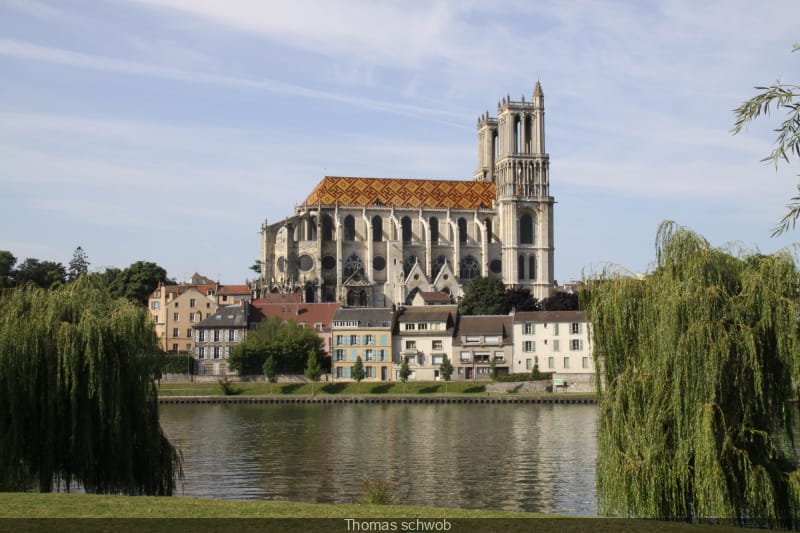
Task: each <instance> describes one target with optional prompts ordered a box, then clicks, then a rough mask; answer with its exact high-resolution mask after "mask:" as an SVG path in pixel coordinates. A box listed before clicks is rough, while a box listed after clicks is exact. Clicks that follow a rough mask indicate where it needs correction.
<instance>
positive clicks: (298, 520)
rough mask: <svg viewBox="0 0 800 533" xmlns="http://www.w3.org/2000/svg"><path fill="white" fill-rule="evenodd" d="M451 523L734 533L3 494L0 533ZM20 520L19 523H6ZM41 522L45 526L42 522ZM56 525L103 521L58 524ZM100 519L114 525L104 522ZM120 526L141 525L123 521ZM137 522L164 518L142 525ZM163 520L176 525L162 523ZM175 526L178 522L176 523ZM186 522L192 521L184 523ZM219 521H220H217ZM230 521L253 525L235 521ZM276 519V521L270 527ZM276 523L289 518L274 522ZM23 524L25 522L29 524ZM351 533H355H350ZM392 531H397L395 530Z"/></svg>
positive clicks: (425, 510) (520, 517) (535, 517)
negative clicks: (354, 522) (11, 532)
mask: <svg viewBox="0 0 800 533" xmlns="http://www.w3.org/2000/svg"><path fill="white" fill-rule="evenodd" d="M417 518H419V519H422V520H424V519H427V520H430V521H433V520H439V521H441V520H442V519H447V520H453V522H451V527H450V529H449V531H452V532H463V531H470V532H471V531H503V532H504V533H513V532H517V531H519V532H522V531H532V530H535V531H547V532H549V531H572V532H584V531H585V532H595V531H597V532H600V533H606V532H608V533H611V532H616V531H645V532H648V533H659V532H662V531H663V532H703V531H707V532H734V531H739V532H740V531H742V529H740V528H734V527H731V526H707V525H693V524H686V523H678V522H656V521H630V520H605V519H598V518H587V519H578V518H570V517H563V516H562V517H558V516H553V515H543V514H534V513H517V512H509V511H490V510H482V509H448V508H441V507H420V506H405V505H366V504H314V503H298V502H286V501H240V500H212V499H200V498H184V497H164V498H159V497H151V496H102V495H87V494H39V493H0V530H3V531H6V530H11V528H13V529H15V530H17V529H21V530H27V531H51V530H56V529H57V530H58V531H60V532H61V533H66V532H72V531H111V530H114V531H119V530H125V531H142V530H146V531H173V532H174V531H196V530H205V531H225V532H230V531H243V530H244V531H303V532H307V531H348V528H347V522H346V519H354V520H357V521H379V520H381V519H383V520H384V522H386V521H389V520H391V521H394V523H395V524H396V525H397V526H401V524H402V522H401V521H408V520H416V519H417ZM11 519H23V520H17V521H14V520H11ZM42 519H45V520H42ZM57 519H100V520H96V521H87V520H72V521H70V520H61V521H54V520H57ZM103 519H106V520H109V519H114V521H112V522H103ZM118 519H134V520H139V521H131V522H124V521H119V520H118ZM140 519H161V520H150V521H141V520H140ZM164 519H173V520H172V521H170V520H164ZM180 519H183V521H182V522H181V521H180ZM186 519H191V520H186ZM214 519H216V520H217V521H214ZM231 519H250V520H249V521H243V520H239V521H238V522H232V521H231ZM269 519H273V520H275V521H270V520H269ZM280 519H292V520H287V521H283V522H281V521H279V520H280ZM26 520H27V521H26ZM351 530H352V529H351ZM397 530H402V529H401V527H398V529H397Z"/></svg>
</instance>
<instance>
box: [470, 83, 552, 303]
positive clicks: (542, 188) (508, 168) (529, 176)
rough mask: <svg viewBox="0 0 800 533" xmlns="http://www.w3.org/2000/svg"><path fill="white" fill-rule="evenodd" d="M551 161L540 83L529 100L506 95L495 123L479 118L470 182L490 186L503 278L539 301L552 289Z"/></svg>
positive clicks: (485, 115)
mask: <svg viewBox="0 0 800 533" xmlns="http://www.w3.org/2000/svg"><path fill="white" fill-rule="evenodd" d="M549 175H550V157H549V156H548V154H547V152H546V151H545V143H544V94H543V93H542V87H541V85H540V84H539V82H538V81H537V82H536V87H535V88H534V90H533V97H532V99H531V101H528V102H526V101H525V96H522V99H521V100H520V101H518V102H515V101H512V100H511V98H510V96H506V97H505V98H503V99H502V100H501V101H500V102H498V104H497V118H492V117H490V116H489V113H488V112H487V113H485V114H483V115H482V116H481V117H480V118H479V119H478V169H477V170H476V171H475V174H474V179H475V181H492V182H494V183H495V191H496V207H497V218H498V219H499V233H500V235H499V237H500V241H501V242H502V243H503V244H502V252H501V261H502V277H503V282H504V283H505V284H506V285H516V286H520V287H524V288H527V289H530V291H531V294H532V295H533V296H535V297H536V298H538V299H543V298H546V297H548V296H550V294H551V291H552V287H553V270H554V269H553V203H554V200H553V197H552V196H550V176H549Z"/></svg>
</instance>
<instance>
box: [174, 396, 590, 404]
mask: <svg viewBox="0 0 800 533" xmlns="http://www.w3.org/2000/svg"><path fill="white" fill-rule="evenodd" d="M158 402H159V403H162V404H202V403H215V404H216V403H231V404H246V403H253V404H256V403H267V404H274V403H281V404H287V403H290V404H437V403H444V404H526V403H529V404H548V403H552V404H594V403H597V399H596V398H595V397H585V396H566V395H562V394H558V395H550V396H535V395H531V396H514V397H510V398H509V397H507V396H475V395H472V396H466V395H453V396H438V395H426V396H421V395H417V396H400V395H392V396H387V395H377V394H366V395H364V394H362V395H357V396H347V395H335V396H334V395H328V396H323V395H318V396H311V395H296V396H275V395H266V396H238V395H237V396H159V398H158Z"/></svg>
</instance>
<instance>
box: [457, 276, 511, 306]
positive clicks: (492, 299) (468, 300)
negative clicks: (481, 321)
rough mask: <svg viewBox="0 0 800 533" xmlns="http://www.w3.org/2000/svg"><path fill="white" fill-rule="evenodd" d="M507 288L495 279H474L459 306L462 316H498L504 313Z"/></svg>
mask: <svg viewBox="0 0 800 533" xmlns="http://www.w3.org/2000/svg"><path fill="white" fill-rule="evenodd" d="M505 293H506V288H505V285H503V282H502V281H501V280H500V279H498V278H495V277H492V276H488V277H485V278H483V277H481V278H474V279H473V280H472V281H470V283H469V288H468V289H467V292H466V293H465V294H464V298H463V299H462V300H461V305H460V306H459V307H460V309H459V311H461V314H462V315H496V314H500V313H502V312H503V309H504V306H503V304H504V302H505Z"/></svg>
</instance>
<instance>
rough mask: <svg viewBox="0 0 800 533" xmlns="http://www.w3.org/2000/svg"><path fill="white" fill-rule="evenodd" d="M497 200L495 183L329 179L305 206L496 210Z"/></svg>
mask: <svg viewBox="0 0 800 533" xmlns="http://www.w3.org/2000/svg"><path fill="white" fill-rule="evenodd" d="M494 199H495V187H494V183H492V182H483V181H455V180H415V179H406V178H341V177H334V176H326V177H325V178H323V179H322V181H320V182H319V184H317V186H316V187H315V188H314V190H313V191H312V192H311V194H309V195H308V198H306V201H305V203H306V204H308V205H316V204H321V205H336V204H338V205H343V206H344V205H349V206H364V205H376V204H377V205H385V206H394V207H431V208H447V207H451V208H453V209H476V208H478V207H481V204H483V207H486V208H490V207H492V201H493V200H494Z"/></svg>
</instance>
